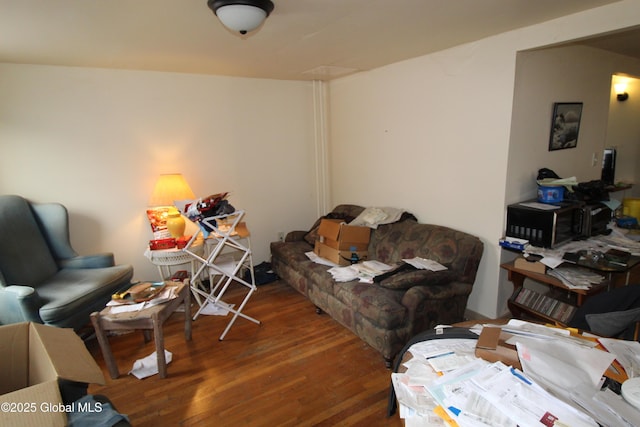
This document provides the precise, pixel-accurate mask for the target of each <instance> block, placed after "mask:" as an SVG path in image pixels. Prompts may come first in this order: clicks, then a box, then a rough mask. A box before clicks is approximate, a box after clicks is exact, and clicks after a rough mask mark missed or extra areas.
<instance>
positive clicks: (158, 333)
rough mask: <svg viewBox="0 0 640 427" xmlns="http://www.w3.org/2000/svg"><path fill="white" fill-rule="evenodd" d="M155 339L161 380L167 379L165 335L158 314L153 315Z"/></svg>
mask: <svg viewBox="0 0 640 427" xmlns="http://www.w3.org/2000/svg"><path fill="white" fill-rule="evenodd" d="M152 321H153V338H154V340H155V342H156V357H157V360H158V373H159V374H160V378H166V377H167V361H166V359H165V357H164V335H163V333H162V322H160V319H158V315H157V313H154V314H153V315H152Z"/></svg>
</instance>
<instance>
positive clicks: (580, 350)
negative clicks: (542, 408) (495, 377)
mask: <svg viewBox="0 0 640 427" xmlns="http://www.w3.org/2000/svg"><path fill="white" fill-rule="evenodd" d="M516 347H517V349H518V357H519V359H520V363H521V364H522V370H523V371H524V372H525V373H526V374H527V375H529V376H530V377H532V378H536V379H538V380H544V381H545V383H547V384H551V385H553V386H555V387H557V388H558V389H559V390H567V389H569V390H570V389H573V388H574V387H585V386H587V387H591V388H592V389H594V391H595V390H597V389H598V387H599V385H600V380H601V378H602V376H603V374H604V373H605V371H606V370H607V369H608V368H609V366H610V365H611V362H613V360H614V359H615V356H614V355H613V354H611V353H608V352H606V351H602V350H599V349H596V348H588V347H584V346H579V345H576V344H573V343H571V342H567V341H561V340H557V341H556V340H545V341H538V340H526V341H519V342H518V343H516Z"/></svg>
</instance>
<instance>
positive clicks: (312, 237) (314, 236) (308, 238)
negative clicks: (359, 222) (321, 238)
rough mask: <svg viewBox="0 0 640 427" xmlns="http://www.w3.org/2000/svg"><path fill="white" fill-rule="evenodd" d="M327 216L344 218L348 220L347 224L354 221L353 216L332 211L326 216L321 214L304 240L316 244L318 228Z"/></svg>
mask: <svg viewBox="0 0 640 427" xmlns="http://www.w3.org/2000/svg"><path fill="white" fill-rule="evenodd" d="M325 218H326V219H341V220H344V222H346V223H347V224H348V223H349V222H351V221H353V217H352V216H349V215H341V214H335V213H333V212H330V213H328V214H327V215H325V216H321V217H320V218H318V220H317V221H316V222H315V223H314V224H313V227H311V230H309V232H308V233H307V234H305V235H304V240H306V241H307V243H309V244H310V245H311V246H314V245H315V244H316V239H317V238H318V229H319V228H320V221H322V220H323V219H325Z"/></svg>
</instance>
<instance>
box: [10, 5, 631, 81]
mask: <svg viewBox="0 0 640 427" xmlns="http://www.w3.org/2000/svg"><path fill="white" fill-rule="evenodd" d="M273 1H274V3H275V10H274V11H273V13H272V14H271V16H270V17H269V18H267V21H266V22H265V24H264V25H263V27H262V28H260V29H258V30H257V31H255V32H253V33H252V34H249V35H248V36H246V37H240V36H238V35H235V34H233V33H231V32H230V31H228V30H226V29H225V28H224V27H223V26H222V24H221V23H220V22H219V21H218V19H217V18H216V16H215V15H214V14H213V13H212V12H211V10H210V9H209V8H208V7H207V2H206V0H0V62H9V63H23V64H48V65H65V66H79V67H101V68H122V69H131V70H158V71H171V72H185V73H199V74H219V75H233V76H243V77H259V78H274V79H291V80H310V79H330V78H332V77H336V76H341V75H345V74H348V73H351V72H354V71H361V70H369V69H373V68H377V67H380V66H383V65H386V64H390V63H393V62H397V61H400V60H404V59H408V58H412V57H417V56H421V55H425V54H427V53H430V52H434V51H438V50H441V49H445V48H449V47H452V46H455V45H459V44H462V43H466V42H470V41H473V40H477V39H480V38H484V37H487V36H490V35H493V34H498V33H501V32H504V31H508V30H511V29H515V28H519V27H523V26H527V25H532V24H536V23H539V22H543V21H547V20H550V19H553V18H556V17H559V16H563V15H567V14H571V13H575V12H579V11H582V10H586V9H590V8H593V7H598V6H601V5H604V4H608V3H613V2H614V1H616V0H561V1H559V0H481V1H480V0H273ZM635 36H636V37H632V38H631V39H628V40H627V42H628V41H631V44H632V45H634V46H635V47H636V49H637V48H638V46H637V44H638V43H637V40H638V37H637V34H636V35H635ZM616 44H618V42H617V41H616V42H615V43H614V45H616ZM627 44H628V43H627ZM598 47H602V48H608V45H604V46H598ZM627 54H630V53H627Z"/></svg>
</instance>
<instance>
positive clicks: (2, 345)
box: [0, 323, 104, 427]
mask: <svg viewBox="0 0 640 427" xmlns="http://www.w3.org/2000/svg"><path fill="white" fill-rule="evenodd" d="M59 381H69V382H78V383H85V384H89V383H97V384H104V375H103V374H102V370H101V369H100V367H99V366H98V364H97V363H96V361H95V360H94V359H93V357H92V356H91V354H90V353H89V351H88V350H87V348H86V347H85V345H84V343H83V342H82V340H81V339H80V337H78V335H76V333H75V332H74V331H73V330H72V329H63V328H55V327H53V326H46V325H40V324H37V323H16V324H12V325H5V326H0V402H2V404H3V405H4V406H3V409H5V407H6V409H8V410H2V411H0V425H2V426H4V427H13V426H16V427H18V426H20V427H25V426H26V427H32V426H33V427H36V426H65V425H66V424H67V416H66V414H65V412H67V411H68V410H70V409H71V408H69V407H68V406H70V405H65V404H64V403H63V401H62V396H61V394H60V388H59V384H58V383H59Z"/></svg>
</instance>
